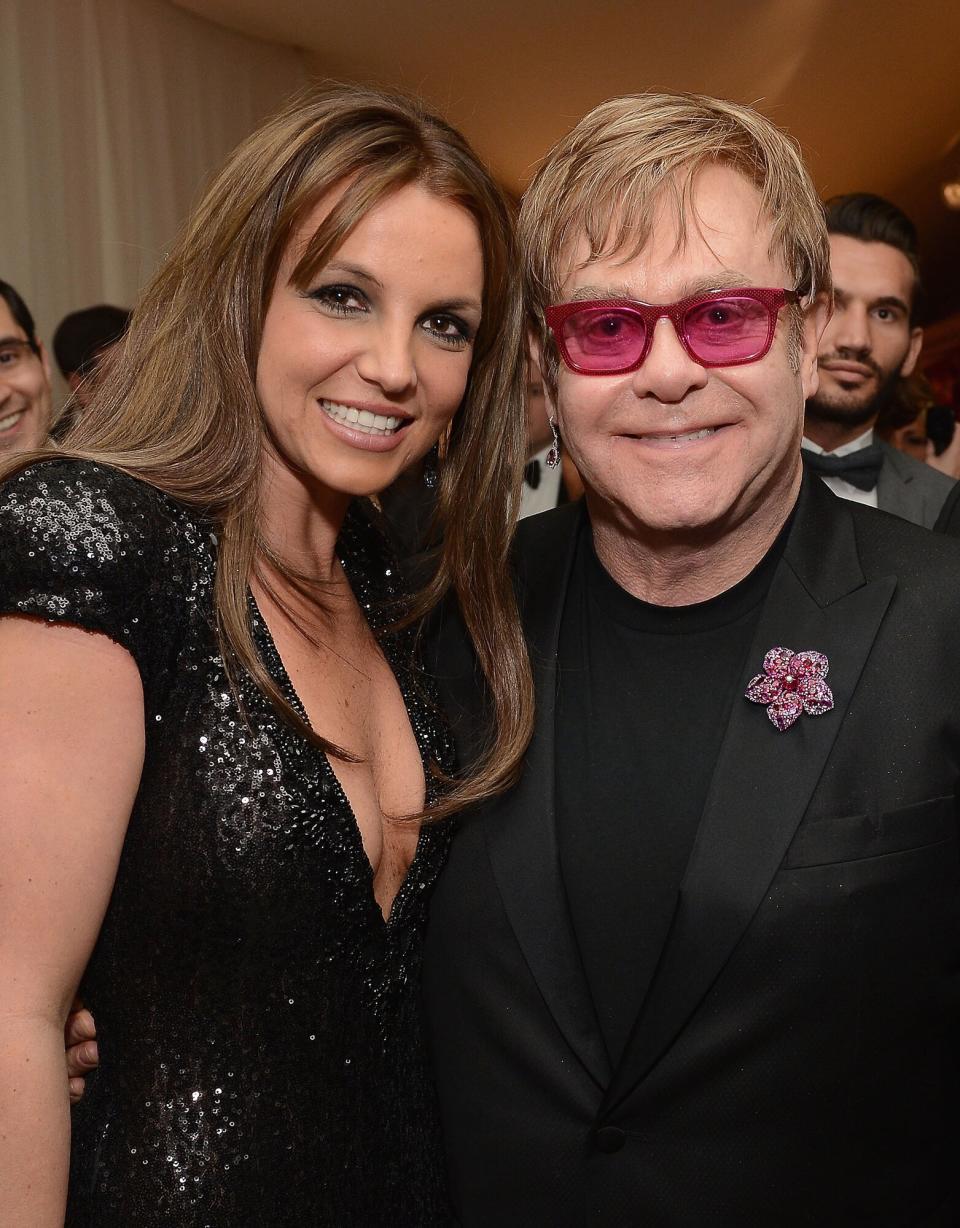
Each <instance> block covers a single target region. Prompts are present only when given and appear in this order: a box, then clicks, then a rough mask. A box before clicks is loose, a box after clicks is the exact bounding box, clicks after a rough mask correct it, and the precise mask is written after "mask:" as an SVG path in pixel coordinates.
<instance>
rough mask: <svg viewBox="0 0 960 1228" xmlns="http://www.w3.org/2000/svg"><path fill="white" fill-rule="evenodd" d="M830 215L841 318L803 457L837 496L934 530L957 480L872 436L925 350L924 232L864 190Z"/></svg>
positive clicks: (835, 321)
mask: <svg viewBox="0 0 960 1228" xmlns="http://www.w3.org/2000/svg"><path fill="white" fill-rule="evenodd" d="M826 214H827V230H828V232H829V234H830V269H831V273H832V275H833V285H834V312H833V316H832V318H831V320H830V322H829V324H828V325H827V327H826V329H825V331H824V334H823V337H822V338H821V340H820V352H819V354H818V356H817V357H818V365H819V369H820V385H819V388H818V389H817V391H816V393H815V394H814V395H813V396H812V397H811V398H810V399H809V400H808V401H807V410H806V421H805V425H804V441H803V449H804V459H805V461H806V463H807V467H808V468H809V469H811V470H813V472H815V473H818V474H819V475H820V476H821V477H822V478H823V479H824V481H825V482H826V483H827V485H828V486H829V487H830V489H831V490H832V491H833V492H834V494H837V495H840V496H842V497H843V498H844V499H852V500H854V501H855V502H857V503H865V504H867V505H868V506H870V507H879V508H880V509H881V511H885V512H892V513H893V514H894V515H897V516H902V517H904V518H905V519H906V520H912V521H913V522H914V524H922V525H924V526H925V527H926V528H928V529H929V528H933V525H934V523H935V521H936V519H937V516H938V514H939V513H940V510H941V508H942V506H943V503H944V500H945V499H946V497H947V496H948V495H949V493H950V491H951V489H952V487H953V482H952V480H951V479H950V478H948V477H947V476H946V475H944V474H942V473H938V472H937V471H936V470H935V469H932V468H931V467H930V466H929V465H926V464H924V463H923V462H922V461H918V460H916V459H915V458H914V457H910V456H907V455H906V454H905V453H903V452H899V451H897V449H895V448H892V447H890V445H889V444H887V443H884V442H883V441H881V440H875V439H874V426H875V424H876V421H877V418H878V417H879V415H880V414H881V413H882V411H883V410H884V409H885V408H886V407H887V406H888V405H889V404H890V402H891V400H892V399H893V398H894V397H895V395H896V394H897V391H898V389H899V388H900V386H901V385H902V383H903V381H904V380H905V379H906V378H907V377H908V376H909V375H910V374H911V372H912V371H913V369H914V367H915V366H916V364H917V359H918V357H919V355H920V347H921V346H922V344H923V329H922V328H920V327H919V326H918V324H917V303H918V299H919V295H920V271H919V266H918V263H917V235H916V230H915V228H914V225H913V223H912V222H911V221H910V219H909V218H908V217H907V216H906V214H904V213H903V212H902V211H901V210H900V209H898V208H897V206H896V205H894V204H891V202H890V201H888V200H884V199H883V198H882V197H880V196H873V195H870V194H868V193H865V192H858V193H854V194H851V195H848V196H835V197H834V198H833V199H832V200H829V201H828V202H827V206H826Z"/></svg>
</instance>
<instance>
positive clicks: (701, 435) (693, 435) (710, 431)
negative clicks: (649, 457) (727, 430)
mask: <svg viewBox="0 0 960 1228" xmlns="http://www.w3.org/2000/svg"><path fill="white" fill-rule="evenodd" d="M716 433H717V428H716V427H715V426H705V427H704V428H703V430H702V431H690V432H689V433H688V434H686V435H654V436H652V438H654V439H669V440H670V441H671V442H672V443H679V442H680V441H681V440H692V439H706V438H707V436H708V435H715V434H716Z"/></svg>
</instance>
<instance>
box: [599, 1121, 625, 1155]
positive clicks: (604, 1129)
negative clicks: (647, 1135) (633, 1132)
mask: <svg viewBox="0 0 960 1228" xmlns="http://www.w3.org/2000/svg"><path fill="white" fill-rule="evenodd" d="M595 1137H596V1141H597V1150H598V1151H602V1152H605V1153H606V1155H608V1156H612V1155H613V1153H614V1152H615V1151H619V1150H620V1148H621V1147H622V1146H623V1144H624V1143H625V1142H626V1141H627V1136H626V1134H624V1132H623V1131H622V1130H621V1129H620V1127H619V1126H601V1127H600V1129H599V1130H598V1131H597V1132H596V1135H595Z"/></svg>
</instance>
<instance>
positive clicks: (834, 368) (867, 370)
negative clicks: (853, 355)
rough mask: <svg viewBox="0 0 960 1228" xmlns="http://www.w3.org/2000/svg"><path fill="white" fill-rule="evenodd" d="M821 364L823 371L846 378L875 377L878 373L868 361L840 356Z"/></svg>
mask: <svg viewBox="0 0 960 1228" xmlns="http://www.w3.org/2000/svg"><path fill="white" fill-rule="evenodd" d="M819 366H820V370H821V371H829V372H830V374H831V375H834V376H836V377H837V378H838V379H844V380H865V379H873V378H874V377H875V376H876V374H877V373H876V371H874V369H873V367H868V366H867V365H866V363H862V362H850V361H849V360H847V359H840V358H836V359H830V360H828V361H827V362H821V363H820V364H819Z"/></svg>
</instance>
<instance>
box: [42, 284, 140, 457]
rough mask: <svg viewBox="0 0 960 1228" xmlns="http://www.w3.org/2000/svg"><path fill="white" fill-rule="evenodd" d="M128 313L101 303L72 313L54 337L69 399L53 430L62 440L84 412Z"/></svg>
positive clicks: (54, 348)
mask: <svg viewBox="0 0 960 1228" xmlns="http://www.w3.org/2000/svg"><path fill="white" fill-rule="evenodd" d="M129 323H130V312H129V311H128V310H127V309H126V308H125V307H112V306H110V305H109V304H108V303H103V304H101V305H100V306H98V307H84V308H83V309H82V310H80V311H71V312H70V314H69V315H66V316H64V318H63V319H62V320H61V321H60V323H59V324H58V325H57V327H56V329H55V331H54V334H53V353H54V356H55V357H56V360H57V366H58V367H59V368H60V374H61V375H62V376H63V378H64V379H65V380H66V382H67V387H68V388H69V389H70V392H71V397H70V400H69V401H68V403H67V406H66V407H65V409H64V412H63V413H62V414H61V415H60V418H59V419H58V421H57V424H56V428H55V432H54V433H55V435H56V437H57V438H62V437H63V436H64V435H65V434H66V433H67V431H68V430H69V429H70V427H71V426H72V425H73V423H74V422H75V421H76V419H77V417H78V416H79V415H80V414H81V413H82V412H83V411H84V409H86V407H87V405H88V404H89V403H90V399H91V397H92V396H93V394H94V393H95V392H96V389H97V384H98V383H99V380H100V377H101V375H102V374H103V371H104V369H105V367H106V365H107V363H108V361H109V357H110V352H111V350H112V349H113V347H114V346H115V345H116V343H117V342H118V341H120V340H121V339H122V337H123V335H124V333H125V332H126V331H127V327H128V325H129Z"/></svg>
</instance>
